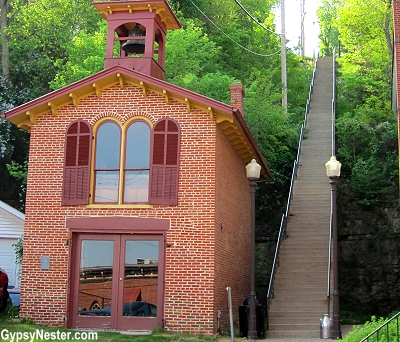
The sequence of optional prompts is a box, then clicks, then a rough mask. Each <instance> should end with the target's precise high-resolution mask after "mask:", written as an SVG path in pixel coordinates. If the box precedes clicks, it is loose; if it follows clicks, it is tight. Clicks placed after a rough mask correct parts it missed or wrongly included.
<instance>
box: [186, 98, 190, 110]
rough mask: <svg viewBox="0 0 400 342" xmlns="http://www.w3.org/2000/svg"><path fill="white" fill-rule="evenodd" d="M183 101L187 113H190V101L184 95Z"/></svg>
mask: <svg viewBox="0 0 400 342" xmlns="http://www.w3.org/2000/svg"><path fill="white" fill-rule="evenodd" d="M185 103H186V110H187V111H188V113H190V111H191V109H190V101H189V99H188V98H187V97H185Z"/></svg>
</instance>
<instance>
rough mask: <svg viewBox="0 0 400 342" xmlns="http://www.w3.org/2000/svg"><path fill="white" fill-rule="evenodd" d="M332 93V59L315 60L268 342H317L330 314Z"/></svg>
mask: <svg viewBox="0 0 400 342" xmlns="http://www.w3.org/2000/svg"><path fill="white" fill-rule="evenodd" d="M332 88H333V58H332V57H324V58H319V60H318V66H317V71H316V75H315V82H314V90H313V94H312V98H311V106H310V111H309V114H308V119H307V125H306V131H307V133H306V137H305V139H304V140H303V143H302V150H301V155H300V162H299V169H298V175H297V179H296V180H295V183H294V188H293V198H292V202H291V207H290V219H289V223H288V226H287V238H286V239H285V240H283V242H282V246H281V250H280V263H279V267H278V271H277V274H276V277H275V285H274V289H275V292H274V298H273V299H272V301H271V305H270V309H269V313H268V315H269V330H268V331H267V338H289V337H290V338H298V337H301V338H319V336H320V332H319V325H320V318H322V316H323V314H324V313H327V310H328V303H327V285H328V253H329V230H330V205H331V201H330V199H331V195H330V194H331V186H330V184H329V178H328V177H327V176H326V172H325V163H326V162H327V161H328V160H329V159H330V157H331V155H332V140H331V139H332V138H331V137H332V96H333V89H332Z"/></svg>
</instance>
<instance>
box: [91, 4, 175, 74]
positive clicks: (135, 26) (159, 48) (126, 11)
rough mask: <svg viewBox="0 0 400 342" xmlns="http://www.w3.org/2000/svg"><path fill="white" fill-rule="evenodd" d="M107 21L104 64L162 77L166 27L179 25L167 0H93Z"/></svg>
mask: <svg viewBox="0 0 400 342" xmlns="http://www.w3.org/2000/svg"><path fill="white" fill-rule="evenodd" d="M93 6H94V7H95V8H96V9H97V10H98V11H99V12H100V14H101V15H102V16H103V18H104V19H106V20H107V22H108V30H107V46H106V57H105V63H104V68H109V67H111V66H114V65H117V64H119V65H121V66H124V67H126V68H129V69H133V70H136V71H138V72H141V73H143V74H146V75H150V76H153V77H156V78H159V79H161V80H163V79H164V60H165V38H166V35H167V30H175V29H179V28H181V24H180V23H179V21H178V19H177V18H176V17H175V14H174V13H173V12H172V9H171V8H170V6H169V5H168V3H167V1H166V0H148V1H142V0H130V1H111V2H94V3H93Z"/></svg>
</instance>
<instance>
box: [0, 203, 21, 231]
mask: <svg viewBox="0 0 400 342" xmlns="http://www.w3.org/2000/svg"><path fill="white" fill-rule="evenodd" d="M24 220H25V215H24V214H22V213H21V212H19V211H18V210H16V209H14V208H12V207H10V206H9V205H8V204H6V203H4V202H1V201H0V237H2V238H19V237H20V236H21V235H22V234H23V232H24Z"/></svg>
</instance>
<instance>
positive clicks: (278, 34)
mask: <svg viewBox="0 0 400 342" xmlns="http://www.w3.org/2000/svg"><path fill="white" fill-rule="evenodd" d="M235 2H236V3H237V4H238V5H239V7H240V8H241V9H242V10H243V11H244V12H245V13H246V14H247V15H248V16H249V17H250V18H251V19H252V20H253V21H254V22H255V23H256V24H257V25H259V26H261V27H262V28H263V29H264V30H266V31H268V32H271V33H273V34H276V35H277V36H280V35H282V34H283V33H276V32H275V31H272V30H270V29H269V28H267V27H265V26H264V25H262V24H261V23H260V22H259V21H258V20H257V19H256V18H254V17H253V16H252V15H251V14H250V12H249V11H248V10H247V9H246V8H245V7H244V6H243V5H242V4H241V3H240V2H239V1H238V0H235Z"/></svg>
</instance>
